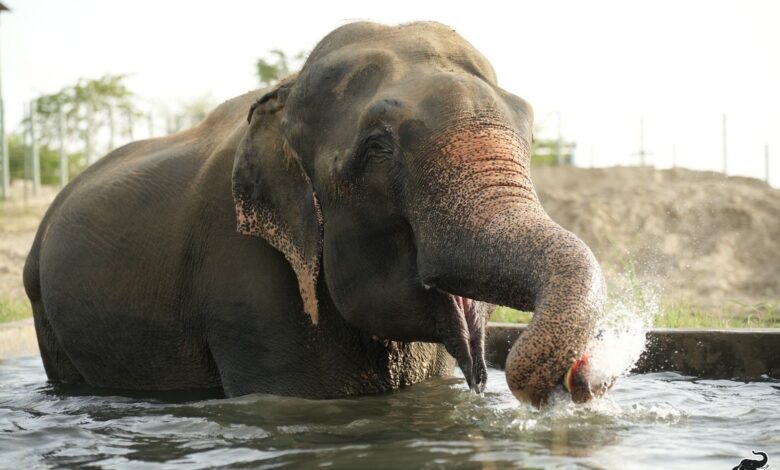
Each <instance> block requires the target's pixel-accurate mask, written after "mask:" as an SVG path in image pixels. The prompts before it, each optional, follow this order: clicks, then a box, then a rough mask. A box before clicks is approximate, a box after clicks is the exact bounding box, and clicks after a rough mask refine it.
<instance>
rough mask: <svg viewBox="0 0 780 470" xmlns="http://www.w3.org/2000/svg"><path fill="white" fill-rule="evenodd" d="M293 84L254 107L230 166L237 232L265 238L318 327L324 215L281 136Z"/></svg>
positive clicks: (282, 86)
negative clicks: (292, 275)
mask: <svg viewBox="0 0 780 470" xmlns="http://www.w3.org/2000/svg"><path fill="white" fill-rule="evenodd" d="M293 83H294V78H290V79H287V80H284V81H282V82H281V83H280V84H279V85H277V86H276V87H275V88H274V89H272V90H271V91H270V92H268V93H266V94H265V95H263V96H262V97H261V98H260V99H259V100H257V101H256V102H255V104H254V105H252V108H251V109H250V112H249V130H248V131H247V133H246V135H245V136H244V138H243V140H242V141H241V144H240V145H239V147H238V150H237V151H236V157H235V162H234V164H233V200H234V202H235V204H236V217H237V222H238V231H239V232H240V233H242V234H245V235H255V236H260V237H263V238H264V239H265V240H266V241H267V242H268V243H270V244H271V246H273V247H274V248H276V249H277V250H279V251H280V252H282V254H284V257H285V258H286V259H287V261H288V262H289V263H290V265H291V266H292V268H293V270H294V271H295V275H296V276H297V278H298V287H299V290H300V293H301V298H302V300H303V309H304V311H305V312H306V313H307V314H308V315H309V317H310V318H311V321H312V323H313V324H315V325H316V324H317V321H318V308H317V296H316V293H317V278H318V276H319V273H320V256H321V252H322V212H321V210H320V206H319V202H318V201H317V196H316V195H315V194H314V191H313V188H312V184H311V180H310V179H309V177H308V175H307V174H306V172H305V171H304V170H303V165H302V164H301V162H300V159H299V158H298V156H297V155H295V153H294V151H293V150H292V148H291V147H290V146H289V145H288V144H287V142H286V140H285V139H284V137H283V136H282V132H281V128H280V120H281V119H280V118H281V116H280V115H281V114H282V112H281V110H282V109H283V108H284V101H285V99H286V97H287V95H288V93H289V89H290V87H291V86H292V84H293Z"/></svg>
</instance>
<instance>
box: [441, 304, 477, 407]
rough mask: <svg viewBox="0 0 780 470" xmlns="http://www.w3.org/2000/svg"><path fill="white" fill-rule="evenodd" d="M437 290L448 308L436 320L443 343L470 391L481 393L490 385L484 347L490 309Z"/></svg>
mask: <svg viewBox="0 0 780 470" xmlns="http://www.w3.org/2000/svg"><path fill="white" fill-rule="evenodd" d="M435 290H436V292H437V293H438V294H440V295H443V296H445V299H446V300H445V303H446V304H447V305H446V308H445V309H444V311H443V312H440V313H439V314H437V318H436V325H437V328H438V330H439V331H438V333H439V337H440V338H441V342H442V343H443V344H444V347H445V348H446V349H447V352H449V353H450V354H451V355H452V356H453V357H454V358H455V360H456V361H457V363H458V366H459V367H460V369H461V371H462V372H463V376H464V377H465V378H466V383H468V386H469V388H470V389H471V390H474V391H475V392H478V393H481V392H482V391H483V390H484V389H485V384H486V382H487V367H486V365H485V352H484V347H485V319H486V318H487V309H488V305H487V304H485V303H483V302H480V301H476V300H473V299H469V298H468V297H463V296H460V295H456V294H451V293H449V292H445V291H443V290H440V289H435Z"/></svg>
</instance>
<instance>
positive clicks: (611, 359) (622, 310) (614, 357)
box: [589, 266, 660, 383]
mask: <svg viewBox="0 0 780 470" xmlns="http://www.w3.org/2000/svg"><path fill="white" fill-rule="evenodd" d="M615 281H616V282H613V285H612V286H611V289H610V296H609V302H608V306H607V311H606V314H605V315H604V317H603V318H602V319H601V320H600V322H599V324H598V335H597V337H596V339H595V340H594V341H593V342H592V343H591V345H590V348H589V349H590V354H589V356H590V359H589V362H590V377H589V379H590V381H591V383H610V382H611V381H612V380H614V379H616V378H618V377H621V376H625V375H626V374H627V373H628V372H629V371H630V370H631V369H632V368H633V367H634V366H635V365H636V363H637V361H638V360H639V357H640V356H641V355H642V353H643V352H644V350H645V346H646V343H647V332H648V331H649V330H650V328H652V326H653V319H654V318H655V317H656V315H657V314H658V312H659V311H660V305H659V302H658V297H659V296H658V291H659V290H658V286H656V285H653V284H652V283H650V282H640V281H638V279H637V277H636V276H635V275H634V272H633V267H632V266H629V268H627V269H624V272H623V273H622V274H621V275H620V276H618V278H617V279H616V280H615Z"/></svg>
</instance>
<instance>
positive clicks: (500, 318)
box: [490, 307, 533, 323]
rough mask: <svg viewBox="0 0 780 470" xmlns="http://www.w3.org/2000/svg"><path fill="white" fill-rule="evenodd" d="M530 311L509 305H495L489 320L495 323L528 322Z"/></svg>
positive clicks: (530, 315)
mask: <svg viewBox="0 0 780 470" xmlns="http://www.w3.org/2000/svg"><path fill="white" fill-rule="evenodd" d="M532 316H533V314H532V313H529V312H521V311H519V310H515V309H512V308H509V307H497V308H496V310H495V312H493V315H491V316H490V321H493V322H497V323H528V322H529V321H531V317H532Z"/></svg>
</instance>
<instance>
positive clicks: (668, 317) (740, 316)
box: [654, 301, 780, 328]
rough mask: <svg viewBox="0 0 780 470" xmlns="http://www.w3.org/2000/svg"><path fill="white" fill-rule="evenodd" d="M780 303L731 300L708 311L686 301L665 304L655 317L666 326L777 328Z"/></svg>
mask: <svg viewBox="0 0 780 470" xmlns="http://www.w3.org/2000/svg"><path fill="white" fill-rule="evenodd" d="M778 306H780V304H779V303H770V302H767V303H761V304H756V305H745V304H741V303H738V302H730V303H727V304H726V305H724V306H723V307H721V309H720V311H715V312H712V311H705V310H703V309H702V308H701V307H697V306H695V305H692V304H689V303H687V302H683V301H677V302H672V303H670V304H668V305H666V306H665V307H664V309H663V311H662V312H661V313H660V314H659V315H658V316H657V317H656V318H655V323H654V324H655V326H658V327H663V328H778V327H780V316H779V315H778Z"/></svg>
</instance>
